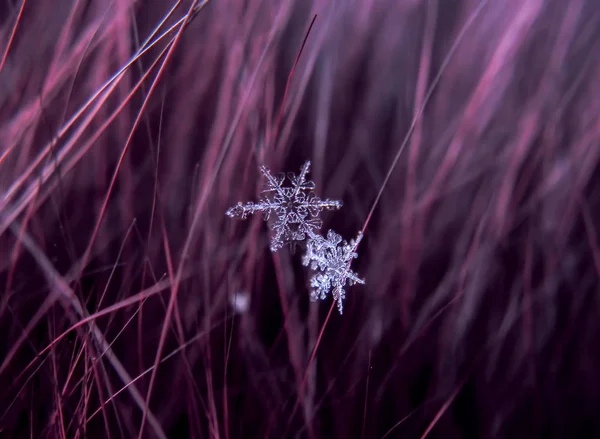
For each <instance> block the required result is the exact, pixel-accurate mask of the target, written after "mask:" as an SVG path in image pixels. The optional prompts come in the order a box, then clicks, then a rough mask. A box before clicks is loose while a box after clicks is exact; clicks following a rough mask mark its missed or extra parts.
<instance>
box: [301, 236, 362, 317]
mask: <svg viewBox="0 0 600 439" xmlns="http://www.w3.org/2000/svg"><path fill="white" fill-rule="evenodd" d="M310 238H311V239H310V240H309V241H308V243H307V245H306V253H305V255H304V257H303V260H302V263H303V264H304V265H305V266H310V268H311V269H313V270H315V271H317V273H316V274H315V275H314V276H313V277H312V278H311V280H310V286H311V288H312V291H311V299H312V300H318V299H321V300H323V299H325V298H327V295H328V294H329V292H330V291H331V292H332V295H333V298H334V300H336V301H337V306H338V310H339V312H340V314H342V312H343V309H344V303H343V302H344V299H345V298H346V292H345V291H344V287H345V286H346V284H347V285H349V286H351V285H354V284H356V283H360V284H364V283H365V281H364V280H363V279H360V278H359V277H358V275H357V274H356V273H355V272H353V271H352V270H350V264H351V263H352V259H354V258H356V257H358V255H357V254H356V252H355V250H356V247H357V246H358V244H359V243H360V241H361V239H362V233H360V232H359V233H358V236H357V237H356V239H353V240H350V242H346V241H342V237H341V236H340V235H338V234H337V233H335V232H334V231H333V230H329V232H328V233H327V239H325V238H323V237H322V236H320V235H312V236H311V237H310Z"/></svg>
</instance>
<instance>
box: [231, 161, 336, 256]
mask: <svg viewBox="0 0 600 439" xmlns="http://www.w3.org/2000/svg"><path fill="white" fill-rule="evenodd" d="M309 169H310V162H309V161H307V162H306V163H305V164H304V165H303V166H302V168H301V170H300V174H299V175H298V176H297V177H296V175H295V174H293V173H289V174H288V175H287V178H288V180H289V181H290V183H291V186H283V183H284V181H285V178H286V175H285V174H280V175H277V176H273V175H272V174H271V172H270V171H269V169H267V168H266V167H265V166H261V167H260V170H261V172H262V173H263V175H264V176H265V177H266V180H267V181H266V185H265V188H264V190H263V191H262V193H263V194H265V197H264V199H261V200H259V201H258V202H257V203H253V202H249V203H246V204H242V203H241V202H240V203H238V204H237V205H235V206H234V207H232V208H230V209H228V210H227V212H226V214H227V216H229V217H231V218H242V219H245V218H247V217H248V215H250V214H254V213H256V212H262V213H263V215H264V219H265V221H268V222H269V227H270V229H271V230H272V231H273V232H274V234H273V236H272V237H271V251H273V252H275V251H277V250H279V249H280V248H282V247H283V246H284V244H286V243H292V242H295V241H304V239H306V236H307V235H308V236H313V235H315V230H318V229H320V228H321V225H322V222H321V220H320V219H319V214H320V213H321V212H322V211H323V209H327V210H333V209H339V208H340V207H342V202H341V201H337V200H329V199H327V200H321V199H320V198H319V197H317V196H315V194H314V193H313V192H312V190H313V189H314V188H315V183H314V182H312V181H310V180H308V181H307V180H306V176H307V175H308V172H309ZM273 213H274V214H275V215H274V217H275V218H273V219H272V214H273ZM315 236H316V235H315Z"/></svg>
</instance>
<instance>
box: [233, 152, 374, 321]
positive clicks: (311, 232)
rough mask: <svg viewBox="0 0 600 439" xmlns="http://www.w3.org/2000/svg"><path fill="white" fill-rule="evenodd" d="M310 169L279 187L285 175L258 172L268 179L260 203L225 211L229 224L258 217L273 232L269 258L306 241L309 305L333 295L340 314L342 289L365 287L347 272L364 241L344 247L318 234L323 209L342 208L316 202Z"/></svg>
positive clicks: (332, 235) (336, 237)
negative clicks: (236, 220) (355, 285)
mask: <svg viewBox="0 0 600 439" xmlns="http://www.w3.org/2000/svg"><path fill="white" fill-rule="evenodd" d="M309 169H310V162H308V161H307V162H306V163H305V164H304V165H303V166H302V168H301V169H300V174H299V175H298V176H296V175H295V174H293V173H289V174H287V179H288V180H289V182H290V184H291V186H283V183H284V181H285V179H286V175H285V174H280V175H277V176H273V175H272V174H271V172H270V171H269V169H267V168H266V167H265V166H261V168H260V170H261V172H262V174H263V175H264V176H265V178H266V184H265V188H264V190H263V191H262V193H263V194H265V195H264V197H263V199H260V200H259V201H258V202H256V203H253V202H248V203H245V204H244V203H241V202H240V203H238V204H237V205H235V206H233V207H231V208H230V209H228V210H227V212H226V214H227V216H229V217H230V218H242V219H245V218H247V217H248V215H252V214H254V213H256V212H262V214H263V216H264V219H265V221H268V223H269V227H270V229H271V230H272V231H273V232H274V233H273V235H272V237H271V251H273V252H275V251H277V250H279V249H280V248H282V247H283V246H284V245H285V244H286V243H295V242H298V241H306V253H305V254H304V257H303V259H302V263H303V264H304V265H305V266H307V267H310V268H311V269H312V270H313V271H314V272H315V273H314V275H313V276H312V277H311V279H310V286H311V288H312V291H311V299H312V300H318V299H326V298H327V296H328V295H329V293H331V295H332V296H333V299H334V300H335V301H336V302H337V307H338V310H339V312H340V314H342V312H343V310H344V300H345V298H346V291H345V290H344V288H345V287H346V286H351V285H354V284H356V283H360V284H364V283H365V281H364V280H363V279H360V278H359V277H358V275H357V274H356V273H355V272H354V271H352V270H351V269H350V264H351V263H352V260H353V259H355V258H356V257H357V256H358V255H357V254H356V248H357V246H358V244H359V243H360V241H361V239H362V233H359V234H358V236H357V237H356V239H352V240H350V242H346V241H343V240H342V237H341V236H340V235H338V234H337V233H335V232H334V231H333V230H329V232H328V233H327V238H324V237H323V236H321V235H319V234H318V233H316V231H318V230H319V229H320V228H321V225H322V222H321V220H320V218H319V215H320V213H321V212H322V211H323V210H324V209H327V210H333V209H339V208H340V207H342V202H341V201H337V200H329V199H327V200H321V199H320V198H319V197H317V196H316V195H315V194H314V193H313V192H312V190H313V189H314V188H315V183H314V182H312V181H310V180H307V179H306V177H307V175H308V172H309ZM307 238H308V239H307Z"/></svg>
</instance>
